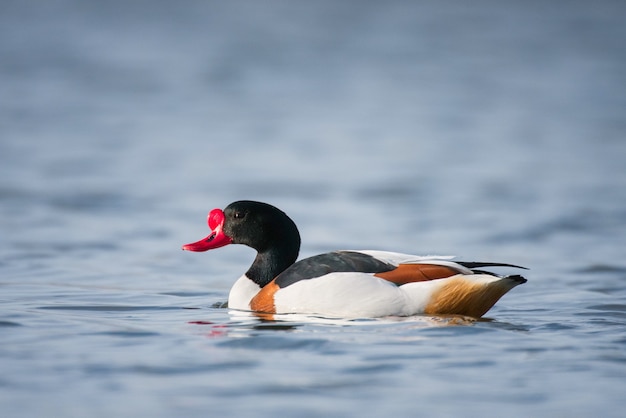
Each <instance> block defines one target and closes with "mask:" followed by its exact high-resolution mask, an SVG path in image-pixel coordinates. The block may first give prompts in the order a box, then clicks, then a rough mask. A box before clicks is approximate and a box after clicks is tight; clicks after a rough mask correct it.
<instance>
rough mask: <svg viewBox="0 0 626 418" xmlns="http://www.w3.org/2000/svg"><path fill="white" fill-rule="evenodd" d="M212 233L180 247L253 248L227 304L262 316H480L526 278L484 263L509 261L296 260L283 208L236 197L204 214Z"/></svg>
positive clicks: (362, 256) (362, 255)
mask: <svg viewBox="0 0 626 418" xmlns="http://www.w3.org/2000/svg"><path fill="white" fill-rule="evenodd" d="M208 223H209V228H210V229H211V233H210V234H209V236H207V237H206V238H203V239H201V240H200V241H198V242H194V243H191V244H187V245H184V246H183V249H184V250H188V251H207V250H211V249H214V248H219V247H223V246H225V245H228V244H243V245H247V246H249V247H252V248H254V249H255V250H256V251H257V255H256V258H255V260H254V262H253V263H252V266H250V268H249V269H248V271H247V272H246V273H245V274H244V275H243V276H241V277H240V278H239V279H238V280H237V281H236V282H235V284H234V285H233V287H232V289H231V290H230V294H229V296H228V307H229V308H232V309H238V310H247V311H253V312H257V313H261V314H275V313H278V314H288V313H297V314H312V315H320V316H324V317H340V318H358V317H361V318H362V317H369V318H373V317H383V316H410V315H416V314H428V315H464V316H470V317H475V318H479V317H481V316H483V315H484V314H485V313H486V312H487V311H488V310H489V309H491V307H492V306H493V305H494V304H495V303H496V302H497V301H498V299H500V298H501V297H502V296H503V295H504V294H505V293H506V292H508V291H509V290H511V289H512V288H514V287H515V286H517V285H519V284H522V283H525V282H526V279H525V278H523V277H522V276H520V275H510V276H500V275H496V274H494V273H490V272H487V271H485V270H483V268H484V267H494V266H498V267H513V268H524V267H520V266H516V265H513V264H504V263H481V262H461V261H457V262H454V261H452V260H451V259H452V258H453V257H437V256H426V257H421V256H416V255H408V254H401V253H395V252H386V251H335V252H329V253H325V254H320V255H316V256H313V257H309V258H306V259H303V260H300V261H296V259H297V257H298V252H299V250H300V233H299V232H298V228H297V227H296V225H295V223H294V222H293V221H292V220H291V219H290V218H289V217H288V216H287V215H286V214H285V213H284V212H282V211H281V210H279V209H278V208H276V207H274V206H271V205H269V204H266V203H261V202H254V201H247V200H244V201H238V202H234V203H231V204H230V205H228V206H227V207H226V209H224V210H223V211H222V210H221V209H213V210H212V211H211V212H210V213H209V216H208Z"/></svg>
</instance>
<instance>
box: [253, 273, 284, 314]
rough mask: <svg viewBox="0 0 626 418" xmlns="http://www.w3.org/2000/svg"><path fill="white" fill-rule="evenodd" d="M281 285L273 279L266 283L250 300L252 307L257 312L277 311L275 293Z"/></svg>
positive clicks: (269, 312)
mask: <svg viewBox="0 0 626 418" xmlns="http://www.w3.org/2000/svg"><path fill="white" fill-rule="evenodd" d="M279 289H280V287H279V286H278V285H277V284H276V281H274V280H272V281H271V282H269V283H268V284H266V285H265V286H264V287H263V289H261V290H259V293H257V294H256V296H254V297H253V298H252V300H251V301H250V309H252V310H253V311H255V312H263V313H268V314H273V313H276V305H275V304H274V294H275V293H276V292H278V290H279Z"/></svg>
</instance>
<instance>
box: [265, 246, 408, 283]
mask: <svg viewBox="0 0 626 418" xmlns="http://www.w3.org/2000/svg"><path fill="white" fill-rule="evenodd" d="M395 268H396V266H394V265H393V264H389V263H385V262H384V261H380V260H378V259H376V258H374V257H372V256H370V255H367V254H363V253H359V252H355V251H334V252H331V253H325V254H319V255H315V256H313V257H309V258H305V259H304V260H300V261H298V262H296V263H294V264H292V265H291V266H289V267H288V268H287V269H286V270H285V271H283V272H282V273H280V274H279V275H278V276H277V277H276V280H275V283H276V284H277V285H278V286H279V287H281V288H285V287H287V286H289V285H291V284H294V283H296V282H299V281H300V280H308V279H313V278H315V277H320V276H323V275H325V274H328V273H335V272H344V273H345V272H361V273H382V272H385V271H390V270H393V269H395Z"/></svg>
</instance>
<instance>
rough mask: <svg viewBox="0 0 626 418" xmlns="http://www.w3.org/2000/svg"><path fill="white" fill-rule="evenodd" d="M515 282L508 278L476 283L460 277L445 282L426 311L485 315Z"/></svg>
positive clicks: (475, 316)
mask: <svg viewBox="0 0 626 418" xmlns="http://www.w3.org/2000/svg"><path fill="white" fill-rule="evenodd" d="M513 287H515V284H512V283H508V282H507V281H506V280H499V281H495V282H491V283H474V282H471V281H470V280H467V279H464V278H463V277H459V278H458V279H452V280H450V281H449V282H448V283H446V284H444V285H443V286H442V287H441V288H440V289H439V290H438V291H437V292H436V293H435V294H434V295H433V296H432V299H431V301H430V303H429V304H428V306H426V308H425V309H424V313H425V314H428V315H465V316H472V317H474V318H480V317H481V316H483V315H484V314H485V313H487V311H488V310H489V309H491V307H492V306H493V305H495V303H496V302H497V301H498V300H499V299H500V298H501V297H502V296H504V294H505V293H506V292H508V291H509V290H511V289H512V288H513Z"/></svg>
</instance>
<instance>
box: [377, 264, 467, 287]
mask: <svg viewBox="0 0 626 418" xmlns="http://www.w3.org/2000/svg"><path fill="white" fill-rule="evenodd" d="M456 274H459V272H458V271H457V270H455V269H454V268H452V267H448V266H440V265H437V264H400V265H399V266H398V267H397V268H395V269H394V270H390V271H384V272H382V273H376V274H375V275H374V276H376V277H380V278H381V279H384V280H387V281H390V282H392V283H395V284H397V285H398V286H400V285H403V284H406V283H413V282H425V281H428V280H435V279H444V278H446V277H450V276H454V275H456Z"/></svg>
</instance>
